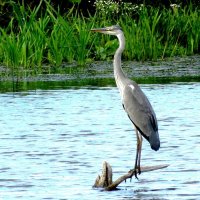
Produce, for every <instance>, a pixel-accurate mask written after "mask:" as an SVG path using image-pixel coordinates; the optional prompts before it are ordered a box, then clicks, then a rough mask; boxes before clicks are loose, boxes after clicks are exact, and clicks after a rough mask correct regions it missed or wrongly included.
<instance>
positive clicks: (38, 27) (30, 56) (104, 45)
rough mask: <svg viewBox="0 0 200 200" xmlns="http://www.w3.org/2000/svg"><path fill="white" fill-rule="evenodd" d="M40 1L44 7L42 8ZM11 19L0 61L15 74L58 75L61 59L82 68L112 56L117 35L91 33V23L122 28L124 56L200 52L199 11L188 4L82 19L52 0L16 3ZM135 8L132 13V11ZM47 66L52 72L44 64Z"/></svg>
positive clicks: (3, 32) (0, 37)
mask: <svg viewBox="0 0 200 200" xmlns="http://www.w3.org/2000/svg"><path fill="white" fill-rule="evenodd" d="M42 2H46V10H43V11H41V4H42ZM12 6H13V18H12V19H11V21H10V23H9V25H8V27H7V28H5V29H3V28H1V29H0V62H1V63H2V64H4V65H6V66H7V68H8V69H10V71H12V74H13V76H14V75H16V74H18V75H20V76H28V75H29V74H39V73H55V72H59V71H60V69H61V68H60V66H61V65H62V64H63V63H71V62H76V63H77V65H82V66H84V65H85V64H86V63H87V62H91V60H107V59H112V57H113V53H114V51H115V49H116V48H117V45H118V42H117V39H116V38H111V37H110V36H107V35H103V36H102V35H99V34H91V32H90V29H91V28H92V27H104V26H109V25H111V24H117V23H118V24H119V25H121V26H122V28H123V30H124V33H125V36H126V49H125V52H124V54H123V58H124V59H125V60H147V59H150V60H156V59H158V58H165V57H170V56H175V55H191V54H194V53H199V52H200V51H199V50H200V49H199V48H200V45H199V44H200V29H199V27H200V11H199V9H198V8H193V7H192V6H191V5H190V6H189V7H185V8H178V9H177V10H173V9H159V8H153V7H145V6H142V7H140V9H139V10H138V11H137V12H136V14H133V13H131V14H127V13H125V12H124V13H125V14H124V15H120V16H118V18H117V19H115V18H112V19H111V18H108V17H107V16H111V14H112V13H110V14H108V15H105V13H104V15H102V14H101V13H98V12H97V13H96V14H95V15H94V16H91V15H90V16H89V17H87V18H86V17H84V16H83V15H82V14H80V13H77V12H76V11H75V8H72V9H70V10H68V11H67V12H66V14H65V15H61V14H60V13H59V10H58V11H57V10H55V9H53V8H52V7H51V5H50V4H49V2H48V1H46V0H44V1H40V4H39V5H37V6H36V7H35V8H34V9H30V8H27V7H25V6H24V4H16V3H13V4H12ZM131 12H132V11H131ZM44 64H45V65H48V66H49V68H48V72H47V71H46V68H44V67H43V66H44Z"/></svg>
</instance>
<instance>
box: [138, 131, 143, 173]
mask: <svg viewBox="0 0 200 200" xmlns="http://www.w3.org/2000/svg"><path fill="white" fill-rule="evenodd" d="M137 132H138V133H137V134H138V140H139V142H138V143H139V144H138V163H137V167H138V173H139V174H141V168H140V161H141V153H142V135H141V134H140V133H139V131H137Z"/></svg>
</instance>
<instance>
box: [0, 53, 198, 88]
mask: <svg viewBox="0 0 200 200" xmlns="http://www.w3.org/2000/svg"><path fill="white" fill-rule="evenodd" d="M122 65H123V69H124V72H125V73H126V74H127V75H128V77H130V78H131V79H133V80H135V81H137V82H138V83H169V82H191V81H200V55H195V56H187V57H174V58H170V59H165V60H158V61H155V62H154V61H145V62H136V61H128V62H123V64H122ZM45 68H48V69H49V68H50V66H48V67H44V71H45ZM5 71H6V68H5V67H3V66H2V67H1V68H0V86H1V88H4V89H5V88H6V87H13V83H14V84H15V85H16V84H18V85H23V87H24V86H25V87H31V85H33V87H34V88H35V87H36V86H35V85H37V87H38V86H41V85H42V87H45V88H46V87H47V88H48V87H52V88H53V87H68V86H88V85H90V86H108V85H115V81H114V76H113V65H112V61H109V62H93V63H91V64H88V65H87V66H85V67H77V65H76V64H75V63H74V64H70V65H63V66H62V69H60V73H55V74H49V73H47V72H44V73H43V74H39V75H37V76H26V77H12V76H11V75H8V76H5V75H4V73H5ZM46 71H48V70H46ZM8 74H11V73H8ZM9 85H10V86H9ZM31 88H32V87H31ZM27 89H29V88H27Z"/></svg>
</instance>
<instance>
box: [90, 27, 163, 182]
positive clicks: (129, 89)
mask: <svg viewBox="0 0 200 200" xmlns="http://www.w3.org/2000/svg"><path fill="white" fill-rule="evenodd" d="M91 31H93V32H100V33H104V34H109V35H114V36H117V38H118V41H119V47H118V49H117V50H116V52H115V55H114V60H113V66H114V77H115V82H116V85H117V87H118V89H119V92H120V95H121V99H122V105H123V108H124V110H125V111H126V113H127V114H128V117H129V119H130V120H131V122H132V123H133V125H134V127H135V131H136V136H137V149H136V158H135V166H134V170H133V174H134V175H135V177H136V178H138V177H137V174H140V173H141V170H140V160H141V150H142V137H144V138H145V139H147V141H148V142H149V143H150V146H151V148H152V149H153V150H155V151H157V150H158V149H159V148H160V139H159V134H158V123H157V119H156V115H155V112H154V110H153V108H152V106H151V104H150V102H149V100H148V98H147V97H146V95H145V94H144V92H143V91H142V90H141V88H140V87H139V86H138V84H137V83H136V82H134V81H132V80H131V79H129V78H128V77H127V76H126V75H125V74H124V72H123V69H122V67H121V55H122V52H123V51H124V48H125V37H124V33H123V31H122V29H121V27H120V26H119V25H114V26H110V27H105V28H95V29H91Z"/></svg>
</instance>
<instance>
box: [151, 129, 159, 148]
mask: <svg viewBox="0 0 200 200" xmlns="http://www.w3.org/2000/svg"><path fill="white" fill-rule="evenodd" d="M149 143H150V145H151V148H152V149H153V150H155V151H158V149H159V148H160V139H159V135H158V132H154V133H152V134H151V135H150V136H149Z"/></svg>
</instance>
